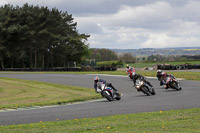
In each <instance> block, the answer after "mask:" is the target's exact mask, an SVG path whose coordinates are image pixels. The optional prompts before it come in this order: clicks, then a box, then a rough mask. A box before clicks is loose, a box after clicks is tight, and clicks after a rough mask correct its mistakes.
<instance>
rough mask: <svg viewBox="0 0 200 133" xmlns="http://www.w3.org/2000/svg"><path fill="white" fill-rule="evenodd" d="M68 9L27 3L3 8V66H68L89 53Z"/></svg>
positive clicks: (0, 11)
mask: <svg viewBox="0 0 200 133" xmlns="http://www.w3.org/2000/svg"><path fill="white" fill-rule="evenodd" d="M88 37H89V35H86V34H80V33H78V30H77V23H76V22H74V18H73V17H72V15H71V14H68V13H67V12H63V11H59V10H58V9H56V8H52V9H49V8H48V7H43V6H42V7H39V6H33V5H28V4H24V5H23V6H22V7H19V6H16V7H14V6H12V5H9V4H6V5H4V6H1V7H0V68H1V69H4V68H52V67H66V66H67V65H68V64H69V63H70V62H74V61H76V62H80V61H81V60H82V58H84V57H85V56H87V55H88V54H89V45H88V44H87V38H88Z"/></svg>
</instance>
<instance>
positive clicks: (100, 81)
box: [94, 76, 118, 93]
mask: <svg viewBox="0 0 200 133" xmlns="http://www.w3.org/2000/svg"><path fill="white" fill-rule="evenodd" d="M102 84H105V85H106V86H108V87H111V88H112V89H113V90H114V91H115V92H117V91H118V90H117V89H116V88H115V87H114V86H113V85H112V83H109V82H107V81H106V80H104V79H100V78H99V77H98V76H95V77H94V89H95V91H96V92H97V93H99V92H98V91H97V88H99V89H101V85H102Z"/></svg>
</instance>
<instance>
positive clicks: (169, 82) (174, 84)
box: [165, 76, 182, 91]
mask: <svg viewBox="0 0 200 133" xmlns="http://www.w3.org/2000/svg"><path fill="white" fill-rule="evenodd" d="M165 85H166V86H168V87H169V88H172V89H175V90H177V91H180V90H181V89H182V88H181V86H180V83H179V81H178V80H177V79H176V78H174V77H172V76H168V77H166V83H165Z"/></svg>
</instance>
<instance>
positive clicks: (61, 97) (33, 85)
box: [0, 77, 100, 109]
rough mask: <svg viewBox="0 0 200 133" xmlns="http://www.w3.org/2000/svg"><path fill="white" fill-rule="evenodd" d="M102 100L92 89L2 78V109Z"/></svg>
mask: <svg viewBox="0 0 200 133" xmlns="http://www.w3.org/2000/svg"><path fill="white" fill-rule="evenodd" d="M97 98H100V96H99V95H98V94H96V93H95V92H94V90H93V89H91V88H83V87H73V86H66V85H61V84H52V83H44V82H38V81H29V80H20V79H14V78H4V77H0V109H7V108H20V107H31V106H44V105H55V104H62V103H71V102H77V101H84V100H90V99H97Z"/></svg>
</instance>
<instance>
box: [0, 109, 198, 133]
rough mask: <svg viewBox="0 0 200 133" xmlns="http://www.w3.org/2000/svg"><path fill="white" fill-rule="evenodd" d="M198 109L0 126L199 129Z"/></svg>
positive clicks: (51, 132) (155, 131) (123, 132)
mask: <svg viewBox="0 0 200 133" xmlns="http://www.w3.org/2000/svg"><path fill="white" fill-rule="evenodd" d="M199 121H200V109H199V108H195V109H184V110H172V111H162V110H161V111H158V112H149V113H136V114H124V115H113V116H107V117H98V118H83V119H74V120H67V121H60V120H59V119H57V121H55V122H42V121H40V122H38V123H31V124H23V125H11V126H0V132H2V133H11V132H12V133H80V132H81V133H171V132H176V133H198V132H200V124H199Z"/></svg>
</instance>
